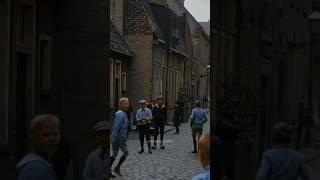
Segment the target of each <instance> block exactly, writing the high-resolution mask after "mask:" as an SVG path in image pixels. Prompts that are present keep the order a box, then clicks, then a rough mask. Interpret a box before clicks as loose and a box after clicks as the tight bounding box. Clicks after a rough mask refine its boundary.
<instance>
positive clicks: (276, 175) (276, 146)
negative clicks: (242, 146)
mask: <svg viewBox="0 0 320 180" xmlns="http://www.w3.org/2000/svg"><path fill="white" fill-rule="evenodd" d="M291 135H292V130H291V127H290V126H289V125H288V124H286V123H278V124H276V125H275V126H274V127H273V129H272V149H270V150H267V151H266V152H264V154H263V157H262V163H261V166H260V169H259V171H258V174H257V179H258V180H269V179H272V180H298V179H301V180H311V176H310V173H309V171H308V168H307V165H306V163H305V160H304V158H303V157H302V155H301V154H299V153H298V152H296V151H295V150H293V149H291V148H290V143H291Z"/></svg>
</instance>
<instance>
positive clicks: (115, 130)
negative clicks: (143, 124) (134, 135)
mask: <svg viewBox="0 0 320 180" xmlns="http://www.w3.org/2000/svg"><path fill="white" fill-rule="evenodd" d="M122 121H123V118H122V116H121V114H120V113H119V114H117V115H116V118H115V120H114V125H113V129H112V131H113V134H114V136H115V137H117V136H118V132H119V130H120V128H121V123H122Z"/></svg>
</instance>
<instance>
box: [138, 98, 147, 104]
mask: <svg viewBox="0 0 320 180" xmlns="http://www.w3.org/2000/svg"><path fill="white" fill-rule="evenodd" d="M145 103H147V101H146V100H144V99H141V100H140V101H139V104H145Z"/></svg>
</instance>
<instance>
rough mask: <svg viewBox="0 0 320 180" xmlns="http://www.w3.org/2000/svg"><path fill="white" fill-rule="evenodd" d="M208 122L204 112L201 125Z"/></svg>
mask: <svg viewBox="0 0 320 180" xmlns="http://www.w3.org/2000/svg"><path fill="white" fill-rule="evenodd" d="M207 121H208V116H207V114H206V112H204V113H203V123H206V122H207Z"/></svg>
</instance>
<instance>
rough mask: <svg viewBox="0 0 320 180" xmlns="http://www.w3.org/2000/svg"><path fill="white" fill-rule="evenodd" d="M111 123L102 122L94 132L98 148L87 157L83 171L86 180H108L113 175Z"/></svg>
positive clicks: (96, 125)
mask: <svg viewBox="0 0 320 180" xmlns="http://www.w3.org/2000/svg"><path fill="white" fill-rule="evenodd" d="M110 128H111V127H110V122H108V121H106V120H105V121H100V122H98V123H96V124H95V126H94V128H93V130H94V132H95V135H96V141H97V144H98V147H97V149H96V150H94V151H93V152H91V153H90V154H89V156H88V157H87V161H86V165H85V168H84V171H83V178H84V179H85V180H107V179H109V177H114V176H113V175H111V170H110V166H109V164H110V152H109V149H110V148H109V147H110Z"/></svg>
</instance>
